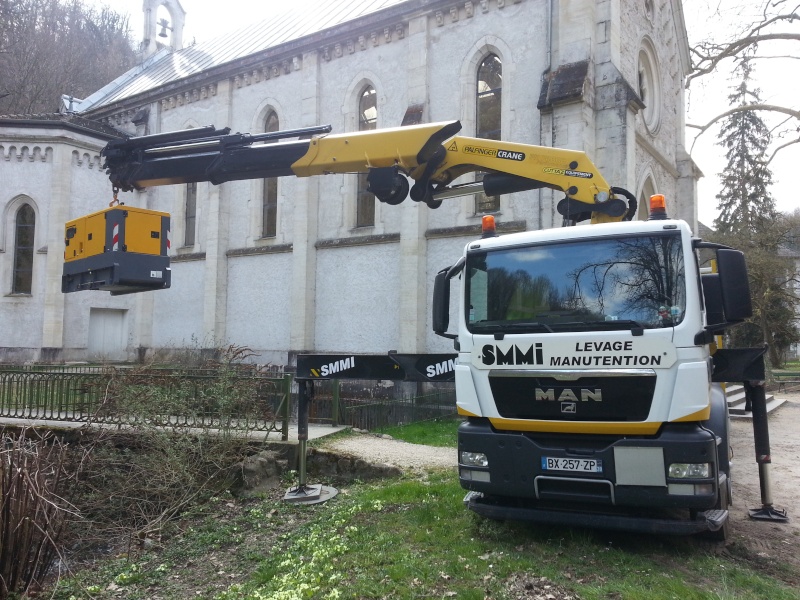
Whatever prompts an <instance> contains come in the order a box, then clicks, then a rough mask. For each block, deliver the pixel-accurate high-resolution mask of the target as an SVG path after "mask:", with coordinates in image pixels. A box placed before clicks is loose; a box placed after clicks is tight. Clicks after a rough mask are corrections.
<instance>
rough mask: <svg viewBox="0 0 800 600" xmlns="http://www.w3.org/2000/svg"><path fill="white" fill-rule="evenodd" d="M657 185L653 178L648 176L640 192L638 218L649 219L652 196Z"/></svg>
mask: <svg viewBox="0 0 800 600" xmlns="http://www.w3.org/2000/svg"><path fill="white" fill-rule="evenodd" d="M656 193H658V192H656V186H655V183H654V182H653V178H652V177H650V176H648V177H647V179H646V180H645V182H644V185H643V186H642V192H641V194H639V207H638V210H637V211H636V214H637V217H636V218H637V219H638V220H640V221H647V219H648V217H649V216H650V196H652V195H653V194H656Z"/></svg>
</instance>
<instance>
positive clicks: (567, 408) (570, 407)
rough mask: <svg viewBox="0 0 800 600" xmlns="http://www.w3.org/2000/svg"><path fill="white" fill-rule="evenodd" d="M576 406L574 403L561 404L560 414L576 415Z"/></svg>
mask: <svg viewBox="0 0 800 600" xmlns="http://www.w3.org/2000/svg"><path fill="white" fill-rule="evenodd" d="M577 408H578V405H577V404H576V403H575V402H562V403H561V412H562V413H569V414H572V415H574V414H575V413H576V409H577Z"/></svg>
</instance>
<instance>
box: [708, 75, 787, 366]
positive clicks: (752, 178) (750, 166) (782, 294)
mask: <svg viewBox="0 0 800 600" xmlns="http://www.w3.org/2000/svg"><path fill="white" fill-rule="evenodd" d="M737 72H738V74H739V76H740V77H741V82H740V83H739V85H737V86H736V87H735V88H734V90H733V93H731V95H730V96H728V98H729V100H730V101H731V105H733V106H745V105H747V104H752V103H758V102H759V101H760V99H759V97H758V94H759V92H758V90H757V89H751V87H750V83H751V79H750V76H751V74H752V70H751V66H750V64H749V63H748V62H747V60H744V61H742V63H741V64H740V65H739V67H738V69H737ZM719 139H720V142H719V144H720V145H721V146H722V147H723V148H725V150H726V154H725V156H726V158H727V160H728V164H727V166H726V168H725V170H724V171H723V172H722V173H721V174H720V180H721V183H722V190H721V191H720V193H719V194H717V200H718V205H717V208H718V209H719V216H718V217H717V218H716V219H715V220H714V226H715V227H716V234H715V236H714V238H715V239H716V241H719V242H722V243H725V244H728V245H730V246H733V247H734V248H739V249H741V250H742V251H744V253H745V255H746V256H747V262H748V270H749V273H750V282H749V283H750V291H751V294H752V296H753V317H752V318H751V319H748V321H747V322H746V323H744V324H743V325H741V326H739V327H736V328H734V329H732V330H731V331H730V334H729V337H730V340H729V341H730V343H731V345H733V346H759V345H761V344H767V345H768V347H769V354H768V356H769V360H770V362H771V364H772V365H773V366H779V365H781V364H782V363H783V361H784V356H785V351H786V350H787V349H788V347H789V346H790V345H792V344H795V343H797V342H798V341H800V332H798V328H797V321H796V314H797V306H798V298H797V296H796V294H795V282H796V281H797V267H796V265H795V264H794V261H792V260H791V259H790V258H787V256H786V254H787V253H786V252H785V249H786V248H787V246H788V244H789V243H790V239H791V230H792V227H791V224H790V222H789V220H788V219H787V216H786V215H783V214H781V213H779V212H778V210H777V209H776V207H775V201H774V199H773V198H772V196H771V195H770V193H769V187H770V185H771V184H772V173H771V172H770V170H769V167H768V166H767V164H766V160H765V156H766V151H767V149H768V148H769V145H770V142H771V134H770V130H769V128H768V127H767V126H766V125H765V124H764V122H763V121H762V120H761V118H760V117H759V116H758V114H757V113H756V112H755V111H742V112H735V113H733V114H731V115H730V116H728V117H727V118H726V119H725V121H724V122H723V126H722V129H721V131H720V134H719Z"/></svg>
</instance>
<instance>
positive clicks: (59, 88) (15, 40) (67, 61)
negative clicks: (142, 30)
mask: <svg viewBox="0 0 800 600" xmlns="http://www.w3.org/2000/svg"><path fill="white" fill-rule="evenodd" d="M134 62H135V52H134V50H133V47H132V44H131V39H130V29H129V25H128V17H127V16H123V15H121V14H119V13H117V12H115V11H113V10H112V9H111V8H109V7H107V6H104V7H102V8H100V9H95V8H93V7H90V6H88V5H87V4H85V3H84V1H83V0H0V114H33V113H40V112H53V111H55V110H57V108H58V103H59V99H60V97H61V95H62V94H70V95H73V96H75V97H76V98H84V97H86V96H87V95H89V94H91V93H92V92H94V91H96V90H98V89H100V88H101V87H103V86H104V85H106V84H107V83H109V82H110V81H112V80H113V79H114V78H115V77H117V76H119V75H120V74H122V73H124V72H125V71H126V70H127V69H129V68H130V67H131V66H132V65H133V64H134Z"/></svg>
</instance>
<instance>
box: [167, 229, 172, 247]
mask: <svg viewBox="0 0 800 600" xmlns="http://www.w3.org/2000/svg"><path fill="white" fill-rule="evenodd" d="M170 233H171V232H170V230H169V229H167V250H169V249H170V248H172V240H170V238H169V234H170Z"/></svg>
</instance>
